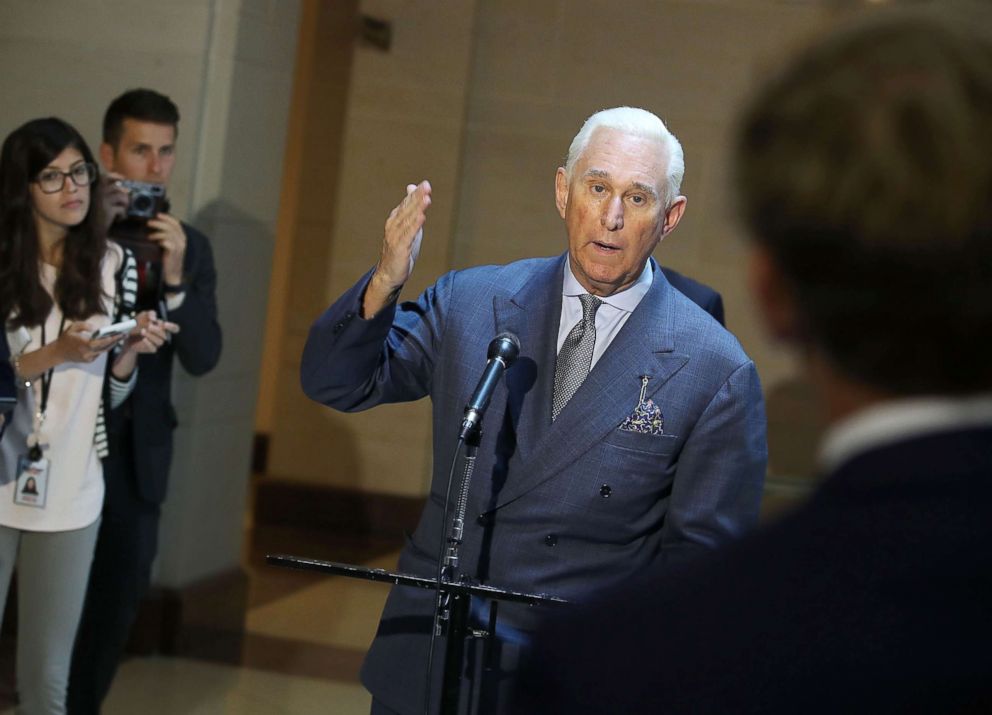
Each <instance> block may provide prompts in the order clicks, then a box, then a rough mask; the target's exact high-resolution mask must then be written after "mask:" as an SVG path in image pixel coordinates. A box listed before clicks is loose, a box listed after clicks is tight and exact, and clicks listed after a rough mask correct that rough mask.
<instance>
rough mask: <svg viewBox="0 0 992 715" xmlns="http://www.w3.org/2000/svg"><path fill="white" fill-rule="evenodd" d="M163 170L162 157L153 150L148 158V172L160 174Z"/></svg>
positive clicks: (155, 174)
mask: <svg viewBox="0 0 992 715" xmlns="http://www.w3.org/2000/svg"><path fill="white" fill-rule="evenodd" d="M161 172H162V157H160V156H159V155H158V153H157V152H153V153H152V155H151V158H150V159H149V160H148V173H149V174H152V175H154V176H158V175H159V174H160V173H161Z"/></svg>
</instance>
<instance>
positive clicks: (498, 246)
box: [270, 0, 825, 494]
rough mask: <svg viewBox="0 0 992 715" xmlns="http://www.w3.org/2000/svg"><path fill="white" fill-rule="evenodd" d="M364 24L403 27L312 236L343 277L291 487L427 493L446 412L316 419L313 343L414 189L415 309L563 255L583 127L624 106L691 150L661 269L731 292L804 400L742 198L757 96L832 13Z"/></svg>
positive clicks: (289, 419)
mask: <svg viewBox="0 0 992 715" xmlns="http://www.w3.org/2000/svg"><path fill="white" fill-rule="evenodd" d="M360 9H361V11H362V12H365V13H367V14H369V15H372V16H374V17H379V18H384V19H389V20H391V21H392V23H393V30H394V45H393V48H392V50H391V51H390V52H388V53H383V52H380V51H378V50H375V49H372V48H369V47H366V46H363V45H361V44H358V45H356V47H355V50H354V51H355V54H354V65H353V70H352V75H351V86H350V90H349V92H348V95H347V107H346V122H345V142H344V156H343V159H342V164H341V169H340V175H339V181H340V188H339V190H338V191H336V193H335V194H334V197H333V199H334V201H335V203H334V222H333V226H331V228H330V230H329V231H327V232H326V233H325V232H323V231H316V232H310V233H305V232H302V231H301V232H300V233H298V234H297V236H296V244H295V245H296V248H295V249H294V250H297V251H303V252H306V251H311V250H312V251H313V252H314V255H319V256H321V257H323V256H324V255H327V254H328V252H329V255H328V260H329V262H330V264H329V268H328V270H327V275H326V281H325V283H324V285H325V290H324V293H323V295H311V296H307V298H308V299H309V300H311V301H312V303H310V304H309V305H307V304H304V305H301V306H300V307H299V308H300V309H299V311H298V312H297V313H296V314H295V315H294V316H292V317H291V318H290V320H289V324H288V329H287V332H288V335H287V338H286V340H285V344H286V345H287V350H286V351H285V352H284V355H283V367H284V369H285V370H286V372H289V373H290V374H291V375H292V376H293V378H294V381H293V383H292V384H290V383H289V382H288V381H287V382H286V383H285V384H284V385H283V389H284V390H285V392H283V393H282V394H281V397H280V401H279V403H278V405H277V408H276V411H275V420H274V430H273V433H272V455H271V457H272V458H271V462H270V471H271V472H272V473H273V474H274V475H275V476H277V477H286V478H292V479H302V480H307V481H312V482H319V483H327V484H333V485H336V486H346V487H357V488H363V489H370V490H375V491H385V492H393V493H400V494H418V493H423V491H424V489H425V485H426V483H427V479H428V475H429V470H430V450H429V437H430V435H429V411H428V405H427V404H426V403H425V402H422V403H418V404H412V405H401V406H387V407H380V408H377V409H376V410H374V411H372V412H370V413H365V414H359V415H342V414H339V413H335V412H332V411H330V410H327V409H323V408H320V407H319V406H316V405H313V404H310V403H308V402H307V400H306V399H305V398H304V397H303V396H302V395H301V394H300V392H299V389H298V387H297V384H296V380H295V372H293V371H294V370H295V369H296V367H297V365H298V359H299V353H300V350H301V348H302V342H303V340H304V339H305V334H306V326H307V325H308V323H309V321H310V320H311V319H312V318H313V317H314V316H316V315H317V314H318V313H319V311H320V310H321V309H322V308H323V303H325V302H326V301H329V300H331V299H333V298H334V297H335V296H337V295H338V294H339V293H340V292H341V291H342V290H344V289H345V288H346V287H347V286H348V285H350V284H351V283H352V282H353V281H354V280H355V279H357V277H358V276H359V275H361V274H362V273H363V272H364V271H365V270H367V269H368V268H369V267H370V266H371V265H372V264H373V263H374V261H375V258H376V254H377V250H378V243H379V240H380V237H381V234H382V224H383V221H384V219H385V216H386V214H387V213H388V211H389V210H390V209H391V208H392V207H393V206H394V205H395V204H396V203H397V202H398V200H399V199H400V198H401V197H402V195H403V187H404V185H405V184H406V183H408V182H411V181H417V180H419V179H420V178H423V177H427V178H430V179H431V181H432V183H433V185H434V204H433V206H432V208H431V213H430V217H429V222H428V226H427V232H426V237H425V240H424V248H423V253H422V255H421V258H420V261H419V263H418V265H417V268H416V271H415V272H414V276H413V279H412V280H411V284H410V285H409V286H408V287H407V289H406V291H405V295H406V296H413V295H415V293H416V292H418V291H419V290H420V289H422V288H423V287H424V286H425V285H427V284H429V283H430V282H432V281H433V280H434V279H435V278H436V277H437V276H438V275H439V274H440V273H442V272H443V271H445V270H448V269H449V268H453V267H464V266H468V265H474V264H479V263H493V262H506V261H511V260H514V259H517V258H522V257H526V256H532V255H549V254H555V253H558V252H560V251H561V250H563V247H564V234H563V231H562V227H561V223H560V220H559V218H558V216H557V213H556V212H555V210H554V204H553V193H552V188H553V178H554V171H555V168H556V167H557V166H558V164H559V162H560V161H561V158H562V156H563V155H564V153H565V151H566V149H567V146H568V143H569V141H570V140H571V137H572V136H573V135H574V133H575V132H576V131H577V130H578V128H579V126H580V125H581V122H582V121H583V120H584V118H585V117H586V116H588V115H589V114H590V113H592V112H593V111H595V110H597V109H600V108H603V107H607V106H613V105H617V104H632V105H635V106H636V105H639V106H644V107H646V108H648V109H651V110H653V111H655V112H656V113H658V114H659V115H660V116H661V117H662V118H663V119H665V121H666V122H667V123H668V124H669V126H670V128H671V129H672V130H673V131H674V132H675V133H676V134H677V135H678V136H679V138H680V139H681V140H682V142H683V145H684V147H685V152H686V165H687V172H686V180H685V183H684V186H683V189H684V193H685V194H686V195H687V196H688V197H689V203H688V211H687V214H686V217H685V219H684V221H683V223H682V225H681V226H680V227H679V229H678V230H677V231H676V232H675V233H674V234H672V235H671V236H670V237H669V238H667V239H666V241H665V242H664V244H663V245H662V246H661V247H660V248H659V250H658V252H657V256H658V258H659V259H660V260H661V261H662V262H663V263H665V264H667V265H671V266H673V267H675V268H677V269H679V270H681V271H683V272H685V273H688V274H689V275H691V276H694V277H696V278H698V279H699V280H702V281H704V282H707V283H709V284H711V285H713V286H714V287H716V288H717V289H718V290H720V291H721V292H722V293H723V295H724V300H725V303H726V306H727V315H728V325H729V327H730V329H731V330H732V331H734V332H735V333H736V334H737V335H738V336H739V338H740V339H741V341H742V343H743V344H744V346H745V348H746V349H747V350H748V352H749V353H750V354H751V355H752V356H753V357H754V358H755V360H756V362H757V364H758V367H759V370H760V372H761V375H762V377H763V380H764V384H765V388H766V394H770V395H777V394H779V392H781V391H782V389H781V388H783V387H789V388H790V391H787V394H788V395H790V396H793V397H794V396H795V395H796V394H799V393H797V391H796V390H795V389H791V388H792V387H794V385H795V378H794V374H795V365H794V363H793V360H792V358H791V357H790V356H789V355H787V354H786V353H784V352H783V351H782V350H780V349H779V348H778V347H777V346H775V345H772V344H770V343H769V342H768V341H767V340H766V339H765V338H764V336H763V334H762V332H761V329H760V326H759V325H758V324H757V322H756V320H755V314H754V311H753V309H752V306H751V304H750V302H749V298H748V296H747V290H746V286H745V278H744V274H743V266H742V257H743V249H742V244H741V241H740V236H739V235H738V232H737V230H736V227H735V224H734V221H733V219H732V216H731V212H730V207H729V201H728V196H727V190H726V187H725V182H726V179H727V177H726V173H727V145H728V136H729V133H730V129H731V126H732V124H731V123H732V119H733V117H734V114H735V111H736V110H737V108H738V107H739V104H740V101H741V99H742V97H743V96H744V95H745V94H746V92H747V90H748V88H749V87H750V86H751V85H752V83H753V80H754V78H755V77H756V75H757V74H758V73H759V71H760V68H761V67H762V65H763V63H768V62H771V61H773V58H774V57H775V56H776V53H777V51H779V50H780V49H781V48H783V47H785V46H786V45H789V44H791V43H793V42H795V41H797V39H798V38H800V37H801V36H803V35H804V34H805V33H807V32H809V31H810V30H811V29H814V28H815V27H816V26H817V25H818V24H819V23H820V22H822V20H823V19H824V14H825V13H824V10H823V9H822V6H821V5H820V4H817V3H814V2H809V3H794V2H783V1H781V0H747V1H744V0H667V1H660V0H625V1H624V2H622V3H613V4H609V3H606V4H604V3H602V2H593V1H592V0H546V1H544V2H532V1H529V2H528V1H526V0H475V2H456V1H455V0H450V1H449V2H432V3H427V2H422V3H411V2H400V1H399V0H395V1H392V2H390V1H389V0H365V1H364V2H361V3H360ZM327 246H329V249H328V248H327ZM307 270H309V271H314V270H319V267H314V266H310V267H309V268H308V269H307ZM480 369H481V366H480ZM774 407H777V405H776V406H774ZM787 407H788V409H787V410H786V414H785V416H784V417H782V418H781V419H782V421H783V424H786V423H791V425H792V426H793V427H794V426H795V425H796V424H797V423H799V424H801V423H802V422H803V420H804V419H806V417H807V415H808V414H809V412H810V404H809V401H808V399H804V400H801V401H800V402H799V403H796V404H792V403H789V404H788V405H787ZM780 411H781V410H778V411H776V412H775V414H776V415H778V414H779V413H780ZM772 441H773V451H774V452H775V454H774V455H773V460H772V462H773V464H772V472H773V474H775V473H778V474H782V475H788V474H793V473H794V472H795V471H797V470H798V471H808V469H807V467H808V459H807V457H806V455H802V454H792V453H791V452H792V451H794V450H791V446H790V445H791V444H793V443H794V442H790V441H788V440H782V439H781V438H780V437H779V436H778V434H776V435H775V436H773V438H772ZM799 443H801V444H802V448H803V449H805V450H806V451H807V452H808V444H807V442H803V441H801V440H800V442H799ZM783 450H784V451H783ZM790 450H791V451H790ZM779 452H782V454H783V455H786V456H787V457H788V458H787V459H786V458H782V457H780V456H778V453H779ZM780 464H781V465H782V466H781V467H779V466H778V465H780Z"/></svg>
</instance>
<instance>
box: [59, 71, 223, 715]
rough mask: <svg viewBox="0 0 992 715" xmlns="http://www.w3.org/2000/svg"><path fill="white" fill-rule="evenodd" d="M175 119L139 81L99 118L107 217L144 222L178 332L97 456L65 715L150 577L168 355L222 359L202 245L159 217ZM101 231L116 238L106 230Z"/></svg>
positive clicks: (168, 427) (168, 424) (106, 667)
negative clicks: (106, 449)
mask: <svg viewBox="0 0 992 715" xmlns="http://www.w3.org/2000/svg"><path fill="white" fill-rule="evenodd" d="M178 123H179V111H178V110H177V108H176V105H175V104H173V102H172V101H171V100H170V99H169V98H168V97H166V96H164V95H162V94H159V93H158V92H154V91H152V90H148V89H135V90H130V91H128V92H125V93H124V94H122V95H121V96H120V97H118V98H117V99H115V100H114V101H113V102H112V103H111V104H110V106H109V107H108V108H107V112H106V114H105V116H104V121H103V143H102V144H101V146H100V160H101V162H102V163H103V166H104V169H105V170H106V171H107V176H106V185H105V188H104V193H105V199H104V201H105V205H106V208H107V213H108V220H111V219H113V220H114V221H115V222H117V223H116V224H115V225H120V224H121V223H132V224H133V222H134V221H135V218H136V216H137V217H138V218H139V219H140V223H141V224H143V226H144V230H143V232H142V236H141V237H140V238H141V239H143V240H145V241H146V242H149V243H153V244H157V246H158V247H159V248H160V249H161V254H160V255H161V259H160V260H161V263H160V266H155V270H154V271H153V272H152V274H151V275H160V279H159V280H157V281H156V284H155V285H154V286H153V292H154V293H155V294H156V297H160V298H161V300H160V301H159V306H160V308H159V309H160V311H163V312H165V313H167V317H168V319H169V320H170V321H172V322H174V323H176V324H178V325H179V327H180V330H179V332H178V333H176V334H175V335H174V336H173V338H172V340H171V341H170V342H169V343H167V344H166V345H164V346H162V348H161V349H159V351H158V352H157V353H155V354H153V355H143V356H141V357H140V358H139V360H138V382H137V385H136V386H135V388H134V392H133V394H132V395H131V397H130V398H129V399H128V401H127V402H126V403H125V404H124V405H123V406H122V408H121V409H119V410H116V411H115V413H114V414H113V415H112V417H111V418H110V420H109V421H110V424H109V425H108V427H109V430H110V444H111V453H110V456H109V457H108V458H107V459H106V460H105V463H104V475H105V476H104V478H105V480H106V497H105V501H104V507H103V521H102V523H101V525H100V535H99V537H98V540H97V546H96V553H95V554H94V557H93V567H92V571H91V573H90V583H89V590H88V592H87V597H86V605H85V606H84V611H83V617H82V620H81V622H80V626H79V634H78V636H77V639H76V649H75V654H74V656H73V663H72V671H71V675H70V682H69V696H68V702H67V707H68V711H69V712H70V713H72V714H73V715H81V714H83V713H98V712H99V711H100V704H101V702H102V701H103V699H104V697H105V696H106V694H107V692H108V691H109V690H110V684H111V682H112V681H113V677H114V673H115V672H116V670H117V664H118V661H119V660H120V657H121V655H122V653H123V651H124V646H125V645H126V643H127V639H128V634H129V631H130V628H131V625H132V623H133V622H134V618H135V616H136V614H137V611H138V607H139V605H140V603H141V599H142V598H143V597H144V595H145V593H146V591H147V589H148V585H149V582H150V577H151V567H152V563H153V561H154V559H155V554H156V551H157V542H158V521H159V514H160V509H161V504H162V502H163V500H164V499H165V495H166V489H167V486H168V476H169V465H170V462H171V458H172V430H173V429H174V428H175V426H176V413H175V410H174V408H173V406H172V401H171V384H172V360H173V355H176V356H178V358H179V362H180V363H181V364H182V366H183V367H184V368H185V369H186V371H187V372H188V373H190V374H191V375H202V374H204V373H206V372H209V371H210V370H211V369H213V367H214V366H215V365H216V364H217V361H218V359H219V358H220V351H221V330H220V325H219V324H218V322H217V301H216V297H215V288H216V283H217V276H216V271H215V269H214V259H213V253H212V251H211V249H210V243H209V242H208V240H207V237H206V236H204V235H203V234H202V233H200V232H199V231H197V230H196V229H194V228H193V227H191V226H189V225H187V224H185V223H183V222H181V221H180V220H179V219H177V218H175V217H174V216H172V215H170V214H169V213H167V211H168V209H167V203H165V202H164V190H165V187H166V186H167V184H168V181H169V177H170V175H171V173H172V170H173V167H174V166H175V147H176V137H177V135H178ZM129 182H145V183H147V184H149V185H150V186H149V187H140V186H139V187H137V188H135V187H134V185H133V184H130V186H131V187H132V188H131V189H130V190H129V189H128V188H127V187H128V186H129ZM158 187H161V189H162V191H161V192H160V193H161V198H162V199H163V202H162V203H161V204H160V203H157V202H156V203H155V205H154V208H155V209H158V208H163V207H166V208H165V210H163V211H157V212H154V213H153V214H152V215H148V216H142V213H143V209H146V208H147V205H146V202H147V201H148V195H149V194H156V193H159V192H158ZM135 203H138V204H141V205H137V206H135V205H134V204H135ZM109 233H110V235H111V237H113V236H114V235H115V230H114V227H113V226H112V227H111V229H110V231H109ZM146 278H147V276H146ZM159 282H160V284H159ZM139 296H140V292H139ZM139 299H140V298H139ZM161 317H163V318H164V317H166V316H161Z"/></svg>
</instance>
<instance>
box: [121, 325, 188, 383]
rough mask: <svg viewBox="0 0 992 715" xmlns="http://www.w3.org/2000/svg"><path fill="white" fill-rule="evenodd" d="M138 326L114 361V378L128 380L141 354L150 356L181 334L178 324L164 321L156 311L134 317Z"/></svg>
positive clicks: (129, 335)
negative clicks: (173, 337) (173, 336)
mask: <svg viewBox="0 0 992 715" xmlns="http://www.w3.org/2000/svg"><path fill="white" fill-rule="evenodd" d="M134 319H135V320H136V321H137V323H138V324H137V325H136V326H135V327H134V328H133V329H132V330H131V332H130V333H128V334H127V337H126V338H125V339H124V350H122V351H121V354H120V355H118V356H117V359H116V360H115V361H114V366H113V373H114V377H116V378H118V379H121V380H126V379H127V378H128V377H130V375H131V372H132V371H133V370H134V366H135V365H136V364H137V361H138V355H139V354H140V353H143V354H146V355H147V354H150V353H154V352H156V351H157V350H158V349H159V348H160V347H162V346H163V345H165V343H166V342H167V341H168V340H169V338H170V336H172V335H173V334H175V333H178V332H179V326H178V325H177V324H176V323H170V322H169V321H167V320H162V319H161V318H159V317H158V316H157V315H155V311H153V310H146V311H144V312H141V313H138V314H137V315H136V316H134Z"/></svg>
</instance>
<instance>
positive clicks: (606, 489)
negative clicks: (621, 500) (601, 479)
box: [599, 484, 613, 499]
mask: <svg viewBox="0 0 992 715" xmlns="http://www.w3.org/2000/svg"><path fill="white" fill-rule="evenodd" d="M612 493H613V489H611V488H610V485H609V484H604V485H603V486H601V487H600V488H599V496H601V497H603V498H604V499H609V498H610V494H612Z"/></svg>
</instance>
